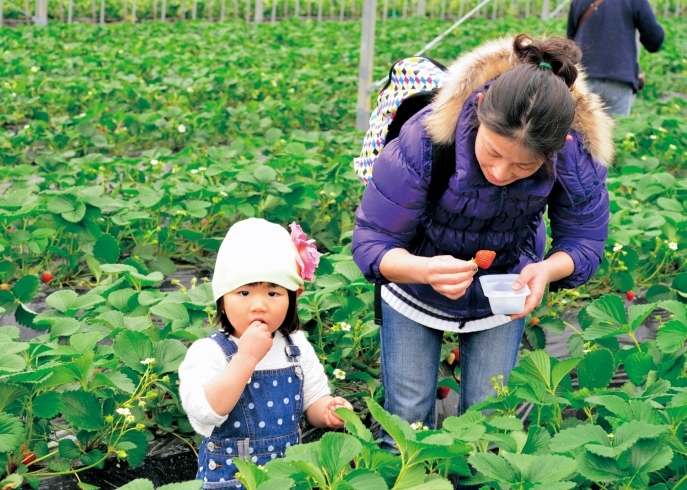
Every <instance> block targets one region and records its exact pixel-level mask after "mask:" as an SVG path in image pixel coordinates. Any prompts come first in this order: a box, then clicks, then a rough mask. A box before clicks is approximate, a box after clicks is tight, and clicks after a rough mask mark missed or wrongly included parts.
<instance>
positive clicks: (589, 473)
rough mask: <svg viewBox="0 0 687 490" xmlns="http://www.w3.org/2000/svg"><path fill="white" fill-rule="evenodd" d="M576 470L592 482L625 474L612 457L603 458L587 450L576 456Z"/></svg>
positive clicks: (612, 478) (603, 480) (608, 479)
mask: <svg viewBox="0 0 687 490" xmlns="http://www.w3.org/2000/svg"><path fill="white" fill-rule="evenodd" d="M576 460H577V471H579V472H580V474H581V475H582V476H584V477H585V478H586V479H588V480H591V481H594V482H611V481H617V480H620V479H621V478H623V477H624V476H625V474H624V473H623V471H622V470H621V469H620V467H619V466H618V462H617V461H616V460H615V459H612V458H604V457H601V456H597V455H596V454H591V453H588V452H583V453H581V454H580V455H579V456H578V457H577V458H576Z"/></svg>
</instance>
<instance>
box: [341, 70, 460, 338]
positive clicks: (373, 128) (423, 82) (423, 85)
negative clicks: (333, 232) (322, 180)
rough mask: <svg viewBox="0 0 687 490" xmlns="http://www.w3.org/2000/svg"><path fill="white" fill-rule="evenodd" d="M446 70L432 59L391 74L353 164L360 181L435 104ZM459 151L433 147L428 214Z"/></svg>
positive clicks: (377, 315)
mask: <svg viewBox="0 0 687 490" xmlns="http://www.w3.org/2000/svg"><path fill="white" fill-rule="evenodd" d="M445 76H446V67H445V66H444V65H442V64H441V63H439V62H437V61H434V60H432V59H430V58H406V59H403V60H401V61H399V62H398V63H396V64H395V65H394V66H393V67H391V70H390V71H389V80H388V81H387V83H386V85H384V88H383V89H382V91H381V92H380V93H379V97H378V98H377V107H376V108H375V110H374V112H372V115H371V116H370V127H369V129H368V130H367V133H366V134H365V139H364V141H363V150H362V152H361V154H360V158H356V159H354V161H353V166H354V167H355V172H356V173H357V174H358V177H360V178H361V180H362V181H363V182H364V183H365V184H367V183H368V182H369V181H370V180H371V179H372V168H373V165H374V162H375V160H376V159H377V157H378V156H379V154H380V153H381V151H382V149H383V148H384V146H385V145H386V144H387V143H389V142H390V141H392V140H393V139H394V138H397V137H398V135H399V134H400V132H401V127H402V126H403V124H404V123H405V122H406V121H408V119H410V118H411V117H413V116H414V115H415V114H417V113H418V112H419V111H420V110H422V109H423V108H425V107H426V106H427V105H429V104H430V103H431V102H432V99H433V98H434V95H435V94H436V92H437V91H438V90H439V89H440V88H441V87H442V86H443V81H444V77H445ZM455 163H456V147H455V145H454V144H450V145H435V144H433V145H432V175H431V179H430V182H429V188H428V190H427V203H428V206H427V212H429V211H431V210H432V209H433V208H434V206H436V204H437V203H438V202H439V199H440V198H441V196H442V195H443V194H444V192H445V191H446V189H447V188H448V182H449V180H450V178H451V176H452V175H453V173H454V172H455V168H456V166H455ZM423 235H424V230H423V229H422V227H421V226H418V229H417V232H416V236H415V237H414V238H413V240H411V243H410V244H409V249H411V250H412V249H413V247H414V246H415V245H416V244H417V243H420V242H422V238H423ZM381 291H382V289H381V286H380V285H379V284H375V288H374V322H375V323H376V324H377V325H381V324H382V293H381Z"/></svg>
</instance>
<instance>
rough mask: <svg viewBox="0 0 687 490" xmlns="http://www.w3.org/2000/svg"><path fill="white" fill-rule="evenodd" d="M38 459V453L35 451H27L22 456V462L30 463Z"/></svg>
mask: <svg viewBox="0 0 687 490" xmlns="http://www.w3.org/2000/svg"><path fill="white" fill-rule="evenodd" d="M34 461H36V455H35V454H33V451H26V452H25V453H24V455H23V457H22V460H21V464H30V463H33V462H34Z"/></svg>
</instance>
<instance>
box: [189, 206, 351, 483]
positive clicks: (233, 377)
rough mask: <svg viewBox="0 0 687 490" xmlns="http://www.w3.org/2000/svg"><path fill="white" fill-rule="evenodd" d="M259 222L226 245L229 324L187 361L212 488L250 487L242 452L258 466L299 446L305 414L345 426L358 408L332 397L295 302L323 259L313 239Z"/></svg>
mask: <svg viewBox="0 0 687 490" xmlns="http://www.w3.org/2000/svg"><path fill="white" fill-rule="evenodd" d="M291 229H292V233H291V236H289V233H288V232H287V231H286V230H285V229H284V228H282V227H281V226H279V225H276V224H274V223H270V222H268V221H265V220H263V219H256V218H251V219H247V220H244V221H240V222H238V223H236V224H234V225H233V226H232V227H231V228H230V229H229V232H228V233H227V236H226V237H225V238H224V241H223V242H222V245H221V246H220V249H219V254H218V256H217V262H216V264H215V272H214V275H213V278H212V290H213V294H214V298H215V301H216V302H217V323H218V324H219V325H220V326H221V330H219V331H217V332H215V333H213V334H212V335H210V337H208V338H206V339H201V340H198V341H196V342H194V343H193V345H192V346H191V347H190V348H189V350H188V353H187V354H186V358H185V359H184V362H183V363H182V364H181V366H180V367H179V380H180V386H179V393H180V395H181V401H182V404H183V407H184V410H186V413H187V414H188V417H189V420H190V422H191V425H192V426H193V428H194V429H195V430H196V431H197V432H198V433H199V434H202V435H204V436H205V439H203V442H202V443H201V446H200V451H199V455H198V473H197V475H196V478H197V479H202V480H204V481H205V484H204V488H212V489H218V488H227V487H231V488H237V487H238V488H243V487H242V486H241V482H240V481H239V480H238V479H236V478H234V475H235V473H236V471H237V469H236V465H234V464H233V458H242V459H245V458H250V459H251V460H252V461H253V462H255V463H256V464H260V465H264V464H265V463H267V462H268V461H270V460H272V459H274V458H277V457H282V456H284V451H286V448H288V447H289V446H291V445H294V444H298V443H299V442H300V430H299V421H300V418H301V415H302V414H303V412H305V416H306V417H307V419H308V421H309V422H310V423H311V424H312V425H314V426H316V427H330V428H333V429H337V428H340V427H343V425H344V424H343V421H342V420H341V419H340V418H339V417H338V416H337V415H336V414H335V413H334V410H335V409H336V408H339V407H347V408H349V409H351V410H352V409H353V407H352V406H351V404H350V403H348V402H347V401H346V400H345V399H343V398H341V397H335V398H334V397H332V396H331V395H330V390H329V385H328V382H327V376H326V375H325V372H324V368H323V367H322V365H321V364H320V362H319V360H318V359H317V356H316V355H315V351H314V350H313V348H312V346H311V345H310V344H309V343H308V341H307V340H306V338H305V336H304V335H303V333H302V332H299V331H298V329H299V322H298V314H297V310H296V299H297V298H298V296H299V295H300V294H301V293H302V292H303V280H304V279H305V280H311V279H312V276H313V273H314V270H315V268H316V267H317V265H318V263H319V255H320V254H319V253H318V252H317V250H316V249H315V246H314V240H309V241H306V240H305V233H303V231H302V230H301V229H300V226H298V225H296V224H295V223H294V224H292V225H291Z"/></svg>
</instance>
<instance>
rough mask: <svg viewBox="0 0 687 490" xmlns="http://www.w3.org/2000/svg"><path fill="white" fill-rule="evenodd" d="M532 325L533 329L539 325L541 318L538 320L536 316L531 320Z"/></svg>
mask: <svg viewBox="0 0 687 490" xmlns="http://www.w3.org/2000/svg"><path fill="white" fill-rule="evenodd" d="M530 325H532V326H533V327H536V326H537V325H539V318H537V317H536V316H533V317H532V318H530Z"/></svg>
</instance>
